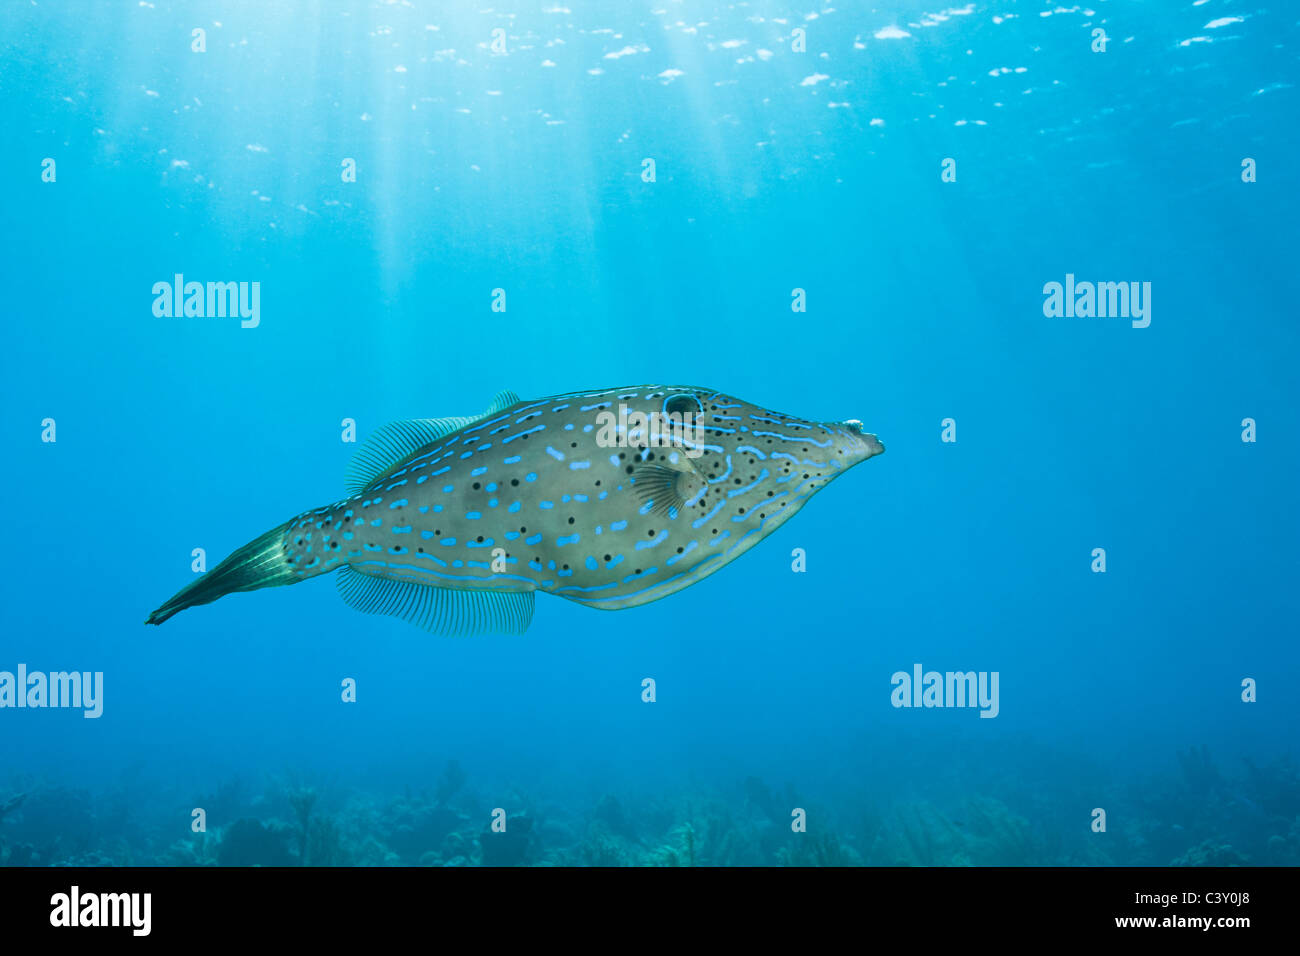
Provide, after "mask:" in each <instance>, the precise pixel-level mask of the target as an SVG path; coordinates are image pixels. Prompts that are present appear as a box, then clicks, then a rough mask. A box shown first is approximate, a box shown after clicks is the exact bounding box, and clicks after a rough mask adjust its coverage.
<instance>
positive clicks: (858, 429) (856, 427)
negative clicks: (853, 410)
mask: <svg viewBox="0 0 1300 956" xmlns="http://www.w3.org/2000/svg"><path fill="white" fill-rule="evenodd" d="M840 424H842V425H843V426H844V427H845V428H847V429H848V430H849V431H851V432H852V433H853V434H854V436H855V437H856V438H857V440H858V441H859V442H860V443H861V445H862V457H863V460H865V459H867V458H874V457H875V456H876V455H882V454H884V452H885V443H884V442H882V441H881V440H880V439H879V438H877V437H876V436H875V435H873V434H872V433H871V432H864V431H863V430H862V422H860V421H858V420H857V419H856V418H850V419H848V420H847V421H844V422H841V423H840Z"/></svg>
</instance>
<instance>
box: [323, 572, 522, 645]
mask: <svg viewBox="0 0 1300 956" xmlns="http://www.w3.org/2000/svg"><path fill="white" fill-rule="evenodd" d="M335 581H336V584H337V586H338V591H339V594H340V595H341V596H342V598H343V600H344V601H345V602H346V603H347V604H348V606H349V607H351V608H354V609H355V610H358V611H363V612H365V613H366V614H387V615H389V616H391V617H396V618H399V619H401V620H403V621H407V622H408V623H410V624H414V625H415V626H416V627H421V628H424V629H425V630H426V631H428V632H429V633H430V634H439V635H443V636H445V637H468V636H471V635H474V634H522V633H524V631H526V630H528V625H529V624H530V623H532V620H533V606H534V604H535V598H536V594H535V592H533V591H493V590H486V589H483V588H475V589H469V588H464V589H462V588H443V587H438V586H437V585H432V584H420V583H418V582H416V581H397V580H393V579H392V578H380V577H375V576H374V575H370V574H362V573H361V572H360V571H357V570H355V569H353V568H350V567H344V568H341V569H340V570H339V573H338V576H337V577H336V579H335Z"/></svg>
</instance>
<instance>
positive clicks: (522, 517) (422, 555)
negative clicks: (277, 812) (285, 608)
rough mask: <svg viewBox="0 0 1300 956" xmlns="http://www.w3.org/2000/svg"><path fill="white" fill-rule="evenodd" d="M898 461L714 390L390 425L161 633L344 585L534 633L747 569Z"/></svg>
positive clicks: (446, 623)
mask: <svg viewBox="0 0 1300 956" xmlns="http://www.w3.org/2000/svg"><path fill="white" fill-rule="evenodd" d="M884 450H885V447H884V445H883V444H882V443H881V442H880V440H879V439H878V438H877V437H876V436H875V435H874V434H871V433H869V432H866V431H864V430H863V425H862V423H861V422H860V421H858V420H856V419H849V420H846V421H840V422H818V421H809V420H804V419H801V418H797V417H794V416H792V415H787V414H784V413H780V412H775V411H772V410H770V409H767V408H763V407H761V406H758V405H754V404H751V403H749V402H745V401H741V400H740V399H737V398H733V397H731V396H728V395H725V394H723V393H721V392H718V391H716V390H714V389H711V388H702V387H696V386H665V385H641V386H629V387H624V388H605V389H596V390H593V391H579V392H567V393H565V394H562V395H553V396H551V397H549V398H541V399H533V400H529V401H523V400H521V399H519V397H518V396H517V395H515V394H514V393H513V392H510V391H503V392H499V393H498V394H497V395H496V397H495V398H494V400H493V401H492V404H491V405H490V406H489V407H488V409H487V410H486V411H485V412H484V413H482V414H481V415H477V416H469V417H452V418H436V419H435V418H428V419H413V420H409V421H399V422H393V423H390V424H388V425H385V426H383V427H382V428H379V429H377V430H376V431H375V433H374V434H373V435H372V436H371V437H370V438H369V439H368V440H367V441H366V442H365V443H364V444H362V445H361V446H360V448H359V449H358V451H357V452H356V454H355V456H354V457H353V460H352V463H351V465H350V468H349V472H348V476H347V482H346V489H345V491H346V496H345V497H344V498H342V499H340V500H338V501H335V502H334V503H333V504H328V505H325V506H323V507H319V508H314V509H311V510H309V511H304V512H302V513H301V514H299V515H297V516H296V517H293V518H290V519H289V520H288V521H286V522H285V523H284V524H282V525H279V526H278V527H275V528H273V529H271V530H270V531H268V532H266V533H265V534H263V535H261V536H259V537H257V538H255V539H253V540H252V541H250V542H249V543H248V544H246V545H244V546H243V547H242V548H239V549H237V550H236V551H234V552H233V553H232V554H231V555H230V556H229V557H227V558H226V559H225V560H224V561H222V562H221V563H220V564H218V565H216V566H215V567H214V568H212V569H211V570H209V571H208V572H207V573H206V574H204V575H203V576H202V577H200V578H198V579H196V580H195V581H194V582H192V583H191V584H189V585H187V586H186V587H184V588H182V589H181V590H180V591H178V592H177V593H176V594H175V595H174V596H173V597H172V598H171V599H170V600H168V601H167V602H166V603H164V604H163V605H162V606H160V607H159V608H157V609H156V610H154V611H153V612H152V613H150V614H149V616H148V618H147V619H146V620H145V623H146V624H162V623H163V622H164V621H166V620H168V619H169V618H171V617H172V616H173V615H175V614H177V613H179V612H181V611H183V610H185V609H187V608H190V607H194V606H196V605H200V604H208V603H211V602H212V601H215V600H217V599H218V598H221V597H224V596H225V595H227V594H231V593H234V592H238V591H252V590H257V589H260V588H266V587H275V586H280V585H287V584H297V583H299V582H302V581H306V580H308V579H310V578H315V577H319V576H321V575H324V574H334V575H335V580H336V585H337V589H338V592H339V594H340V595H341V596H342V597H343V600H344V601H345V602H346V603H347V604H348V605H349V606H351V607H352V608H354V609H356V610H358V611H362V612H366V613H370V614H383V615H389V616H392V617H396V618H400V619H402V620H405V621H408V622H410V623H412V624H415V625H417V626H419V627H422V628H424V629H425V630H427V631H430V632H432V633H435V634H444V635H470V634H478V633H503V634H522V633H523V632H524V631H525V630H527V628H528V626H529V624H530V623H531V621H532V618H533V612H534V603H535V598H536V595H537V593H538V592H541V593H543V594H552V595H555V596H556V597H560V598H564V599H566V600H569V601H573V602H575V603H577V604H582V605H586V606H587V607H590V608H597V609H601V610H621V609H625V608H632V607H639V606H641V605H644V604H649V603H650V602H652V601H657V600H660V599H661V598H665V597H668V596H669V595H671V594H674V593H676V592H677V591H680V590H682V589H683V588H686V587H689V586H690V585H692V584H695V583H697V582H699V581H702V580H703V579H704V578H706V577H708V576H709V575H711V574H713V573H715V572H717V571H718V570H720V569H721V568H723V567H725V566H727V565H728V564H730V563H731V562H733V561H735V560H736V559H737V558H739V557H740V556H741V555H743V554H744V553H745V552H747V551H749V549H751V548H752V547H754V546H755V545H756V544H758V543H759V542H760V541H762V540H763V539H764V538H766V537H768V536H769V535H770V534H772V533H773V532H774V531H776V529H777V528H779V527H781V525H783V524H785V522H787V521H789V520H790V519H791V518H792V517H793V516H794V515H795V514H797V513H798V512H799V511H800V509H802V508H803V507H804V505H806V504H807V503H808V501H809V500H810V499H811V498H812V496H813V495H814V494H816V493H818V492H819V491H821V490H822V489H823V488H825V487H826V486H827V485H828V484H829V483H830V482H831V481H833V480H834V479H836V478H838V477H839V476H840V475H842V474H844V473H845V472H846V471H848V470H849V469H850V468H852V467H853V466H854V465H857V464H859V463H861V462H863V461H866V460H868V459H869V458H873V457H875V456H876V455H879V454H881V453H882V452H883V451H884Z"/></svg>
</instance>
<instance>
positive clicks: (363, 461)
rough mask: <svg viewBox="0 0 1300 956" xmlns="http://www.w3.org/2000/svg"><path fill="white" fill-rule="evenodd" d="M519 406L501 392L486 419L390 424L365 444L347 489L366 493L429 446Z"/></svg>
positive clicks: (515, 397) (351, 470)
mask: <svg viewBox="0 0 1300 956" xmlns="http://www.w3.org/2000/svg"><path fill="white" fill-rule="evenodd" d="M518 404H519V396H518V395H516V394H515V393H514V392H512V391H510V390H509V389H503V390H502V391H500V392H497V394H496V397H494V398H493V399H492V404H491V405H489V406H488V407H487V411H485V412H484V413H483V414H482V415H470V416H455V417H452V418H412V419H409V420H408V421H402V422H389V423H388V424H387V425H384V426H383V427H381V428H377V429H375V431H374V432H373V433H372V434H371V435H370V437H369V438H367V439H366V440H365V441H364V442H362V444H361V447H360V448H358V449H357V453H356V454H355V455H353V456H352V461H351V463H350V464H349V465H348V474H347V479H346V481H345V487H346V489H347V493H348V494H349V495H355V494H357V493H358V492H361V491H364V490H365V489H366V488H367V487H369V486H370V485H371V484H373V483H374V482H376V481H378V480H379V479H380V478H382V477H384V475H386V474H388V473H389V472H392V471H395V470H397V466H398V465H401V464H403V463H404V462H405V461H406V459H407V458H409V457H411V455H413V454H415V453H416V452H417V451H419V450H420V449H421V448H423V447H424V446H425V445H430V444H432V443H433V442H436V441H438V440H439V439H440V438H445V437H446V436H448V435H450V434H451V433H452V432H454V431H459V430H460V429H462V428H464V427H465V426H466V425H472V424H474V422H476V421H478V420H479V419H482V418H487V417H489V416H491V415H496V414H498V413H500V412H503V411H505V410H506V409H507V408H509V407H510V406H511V405H518Z"/></svg>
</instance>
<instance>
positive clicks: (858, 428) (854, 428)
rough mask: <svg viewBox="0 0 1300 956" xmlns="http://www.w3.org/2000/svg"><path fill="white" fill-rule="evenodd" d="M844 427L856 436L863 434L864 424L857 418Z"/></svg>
mask: <svg viewBox="0 0 1300 956" xmlns="http://www.w3.org/2000/svg"><path fill="white" fill-rule="evenodd" d="M844 426H845V427H846V428H847V429H848V430H849V431H851V432H853V433H854V434H855V435H861V434H862V422H860V421H858V420H857V419H856V418H850V419H849V420H848V421H846V422H845V423H844Z"/></svg>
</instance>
